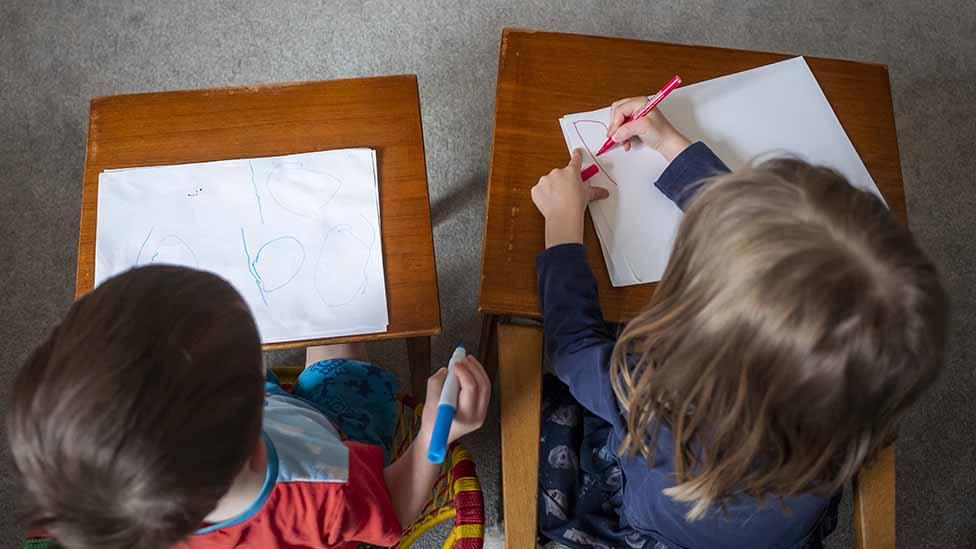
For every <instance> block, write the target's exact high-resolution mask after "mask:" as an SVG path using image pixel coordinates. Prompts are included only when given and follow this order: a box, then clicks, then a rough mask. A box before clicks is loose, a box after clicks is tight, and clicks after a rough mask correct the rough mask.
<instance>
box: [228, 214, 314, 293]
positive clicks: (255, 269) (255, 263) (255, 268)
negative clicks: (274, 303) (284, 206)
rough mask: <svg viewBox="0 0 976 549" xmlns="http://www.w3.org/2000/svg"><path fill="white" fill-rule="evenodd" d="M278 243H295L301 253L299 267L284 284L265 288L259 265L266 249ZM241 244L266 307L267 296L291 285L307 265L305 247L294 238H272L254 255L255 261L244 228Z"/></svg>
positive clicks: (249, 270) (242, 229)
mask: <svg viewBox="0 0 976 549" xmlns="http://www.w3.org/2000/svg"><path fill="white" fill-rule="evenodd" d="M278 242H284V243H287V242H294V244H295V246H297V248H296V249H297V251H298V253H300V254H301V255H300V257H299V259H298V267H296V268H295V269H294V271H293V272H292V273H291V274H290V275H288V277H287V278H286V279H285V280H284V282H279V283H277V284H276V285H275V286H273V287H270V288H268V287H266V286H265V280H264V277H262V276H261V273H260V265H259V264H260V261H261V254H262V253H263V252H264V251H265V249H266V248H267V247H268V246H270V245H272V244H275V243H278ZM241 243H242V244H243V246H244V257H245V259H246V260H247V271H248V273H250V275H251V277H252V278H253V279H254V283H255V284H256V285H257V287H258V292H259V293H260V294H261V300H262V301H263V302H264V304H265V305H267V304H268V295H267V294H270V293H272V292H275V291H277V290H280V289H282V288H284V287H285V286H287V285H288V284H290V283H291V281H293V280H295V277H297V276H298V273H300V272H301V270H302V267H303V266H304V265H305V246H304V245H303V244H302V242H301V241H300V240H298V239H297V238H295V237H293V236H279V237H277V238H272V239H271V240H269V241H267V242H265V243H264V244H262V245H261V246H260V247H259V248H258V251H257V252H256V253H255V254H254V259H251V253H250V251H248V248H247V238H246V237H245V236H244V228H243V227H241Z"/></svg>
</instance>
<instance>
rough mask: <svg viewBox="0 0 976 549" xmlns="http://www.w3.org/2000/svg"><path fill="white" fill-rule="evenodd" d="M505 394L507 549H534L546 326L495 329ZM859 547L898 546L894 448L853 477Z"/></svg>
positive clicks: (502, 422) (511, 325) (862, 548)
mask: <svg viewBox="0 0 976 549" xmlns="http://www.w3.org/2000/svg"><path fill="white" fill-rule="evenodd" d="M497 342H498V380H499V391H500V396H501V429H502V497H503V499H504V519H505V539H506V543H507V545H508V546H509V547H534V546H535V539H536V497H537V490H538V486H539V451H538V450H539V421H540V417H539V414H540V405H541V395H542V393H541V391H542V352H543V346H542V328H541V327H540V326H538V325H520V324H505V323H501V324H499V325H498V327H497ZM853 492H854V531H855V535H856V540H857V548H858V549H889V548H892V547H894V546H895V449H894V447H893V446H892V447H888V448H885V449H884V450H883V451H882V452H881V453H880V455H878V456H877V458H875V459H874V460H873V461H872V462H871V463H868V464H867V465H865V466H864V467H863V468H861V471H860V472H859V473H858V474H857V475H856V476H855V478H854V489H853Z"/></svg>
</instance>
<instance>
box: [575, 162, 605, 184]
mask: <svg viewBox="0 0 976 549" xmlns="http://www.w3.org/2000/svg"><path fill="white" fill-rule="evenodd" d="M599 171H600V166H597V165H596V164H590V165H589V166H587V167H586V168H584V169H583V171H581V172H580V179H582V180H583V181H584V182H585V181H586V180H587V179H589V178H591V177H593V176H594V175H596V174H597V172H599Z"/></svg>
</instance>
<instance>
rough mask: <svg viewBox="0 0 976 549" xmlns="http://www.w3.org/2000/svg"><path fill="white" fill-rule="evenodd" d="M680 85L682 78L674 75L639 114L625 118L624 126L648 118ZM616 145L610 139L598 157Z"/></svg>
mask: <svg viewBox="0 0 976 549" xmlns="http://www.w3.org/2000/svg"><path fill="white" fill-rule="evenodd" d="M680 85H681V77H680V76H678V75H677V74H676V75H674V77H673V78H671V80H669V81H668V83H667V84H665V85H664V87H663V88H661V90H660V91H659V92H657V93H656V94H654V97H652V98H651V100H650V101H648V102H647V104H646V105H644V106H643V107H641V110H640V111H638V112H637V114H635V115H633V116H628V117H627V118H624V124H626V123H627V122H631V121H633V120H637V119H638V118H641V117H644V116H647V113H649V112H651V109H653V108H654V107H656V106H658V104H659V103H660V102H661V101H664V98H665V97H667V96H668V94H669V93H671V92H672V91H674V89H675V88H677V87H678V86H680ZM616 144H617V142H616V141H614V140H613V138H612V137H608V138H607V140H606V142H604V143H603V146H602V147H600V150H599V151H597V153H596V156H600V155H601V154H603V153H605V152H607V151H608V150H610V148H611V147H613V146H614V145H616Z"/></svg>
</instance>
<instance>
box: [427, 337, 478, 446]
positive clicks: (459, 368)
mask: <svg viewBox="0 0 976 549" xmlns="http://www.w3.org/2000/svg"><path fill="white" fill-rule="evenodd" d="M454 372H455V373H456V374H457V379H458V386H459V387H460V392H459V393H458V401H457V411H456V412H455V413H454V422H453V423H451V433H450V435H448V438H447V441H448V443H451V442H454V441H455V440H457V439H459V438H461V437H462V436H464V435H466V434H468V433H470V432H472V431H476V430H477V429H478V428H480V427H481V425H482V424H483V423H484V422H485V415H486V414H487V413H488V402H489V401H490V400H491V380H490V379H489V378H488V374H487V373H486V372H485V369H484V367H482V366H481V363H480V362H478V360H477V359H476V358H474V357H473V356H471V355H468V356H466V357H464V359H462V360H461V361H460V362H458V363H457V364H455V365H454ZM445 379H447V368H441V369H440V370H437V372H436V373H435V374H434V375H432V376H430V378H429V379H428V380H427V401H426V403H425V404H424V415H423V418H422V419H421V424H420V430H421V436H422V437H423V438H422V440H424V441H426V442H427V444H428V445H429V444H430V435H431V433H432V432H433V429H434V422H435V421H436V419H437V405H438V403H439V402H440V398H441V389H442V388H443V387H444V380H445Z"/></svg>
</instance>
